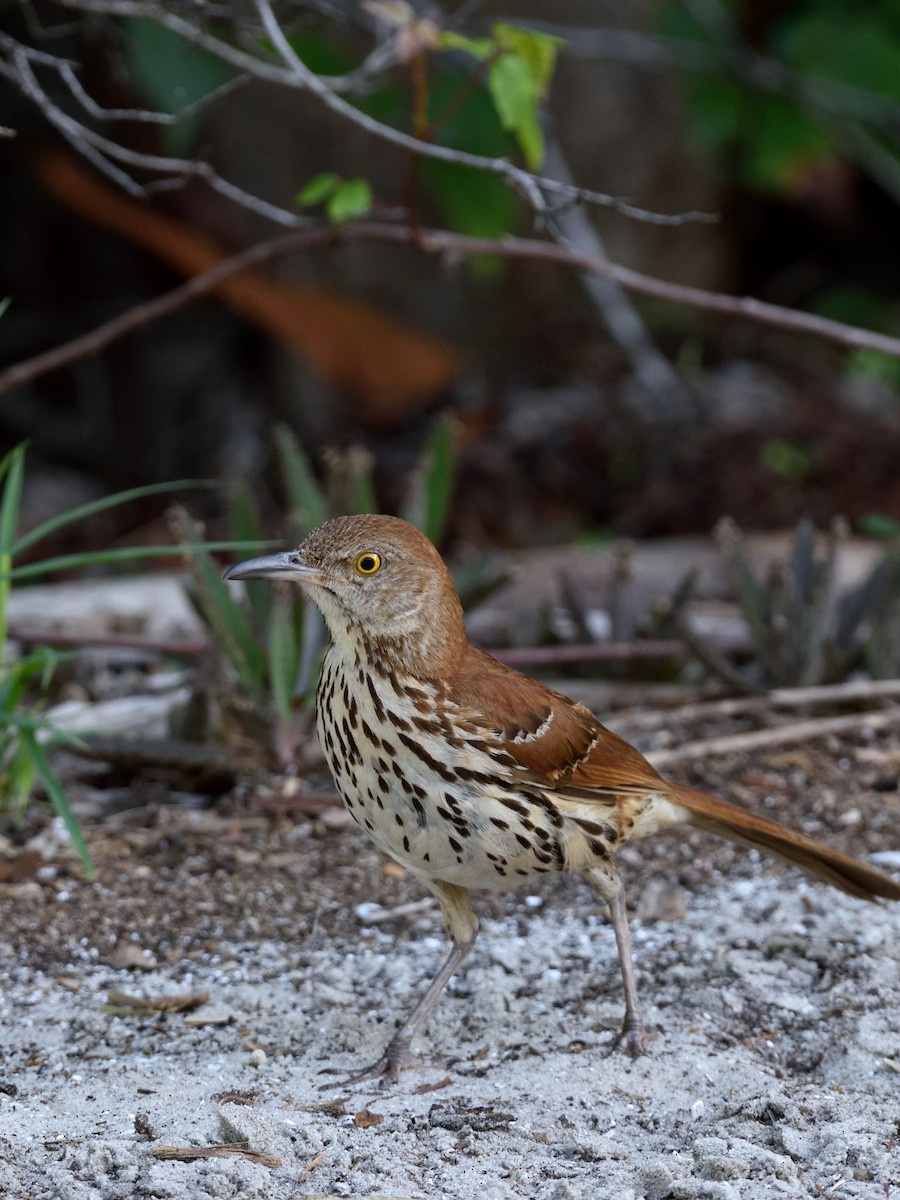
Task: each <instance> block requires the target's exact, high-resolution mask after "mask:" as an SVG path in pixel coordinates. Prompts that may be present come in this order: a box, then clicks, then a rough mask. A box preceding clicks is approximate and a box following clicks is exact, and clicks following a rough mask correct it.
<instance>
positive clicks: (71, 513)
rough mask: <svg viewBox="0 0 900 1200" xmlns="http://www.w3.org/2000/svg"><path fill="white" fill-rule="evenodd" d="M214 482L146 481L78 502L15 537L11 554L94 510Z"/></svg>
mask: <svg viewBox="0 0 900 1200" xmlns="http://www.w3.org/2000/svg"><path fill="white" fill-rule="evenodd" d="M215 486H216V485H215V481H214V480H212V479H176V480H173V481H171V482H169V483H148V484H146V485H145V486H144V487H136V488H129V489H128V490H127V491H125V492H114V493H113V494H112V495H111V496H104V497H103V498H102V499H100V500H91V501H89V502H88V503H87V504H79V505H78V506H77V507H76V508H70V509H69V510H68V512H64V513H60V514H59V515H58V516H56V517H51V518H50V519H49V520H48V521H44V522H43V524H41V525H37V526H35V528H34V529H31V530H29V531H28V533H26V534H25V535H24V536H23V537H21V538H19V540H18V542H16V544H15V546H13V549H12V553H13V554H14V555H16V554H21V553H22V552H23V550H28V549H29V548H30V547H31V546H33V545H35V543H36V542H40V541H42V540H43V539H44V538H45V537H49V535H50V534H51V533H56V532H57V531H58V530H60V529H65V527H66V526H67V525H72V524H73V523H74V522H75V521H81V520H84V519H85V518H86V517H92V516H94V514H95V513H99V512H105V511H106V510H107V509H108V508H116V507H118V505H120V504H128V503H129V502H130V501H132V500H143V499H145V498H146V497H147V496H161V495H164V494H165V493H166V492H182V491H187V490H188V489H189V488H211V487H215Z"/></svg>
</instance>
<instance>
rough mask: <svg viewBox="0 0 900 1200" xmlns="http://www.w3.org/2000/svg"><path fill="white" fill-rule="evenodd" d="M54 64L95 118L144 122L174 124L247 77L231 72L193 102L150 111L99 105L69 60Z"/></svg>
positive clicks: (225, 93)
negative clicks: (171, 110) (177, 108)
mask: <svg viewBox="0 0 900 1200" xmlns="http://www.w3.org/2000/svg"><path fill="white" fill-rule="evenodd" d="M55 65H56V66H57V67H58V68H59V73H60V75H61V77H62V79H63V81H64V83H65V84H66V86H67V87H68V89H69V91H70V92H71V93H72V95H73V96H74V97H75V99H76V100H77V101H78V103H79V104H80V105H81V107H82V108H83V109H84V110H85V112H87V113H89V114H90V116H92V117H93V118H94V119H95V120H97V121H141V122H144V123H145V124H148V125H177V124H178V123H179V122H180V121H184V120H185V119H186V118H187V117H192V116H194V114H195V113H198V112H202V111H203V109H205V108H208V107H209V106H210V105H211V104H214V103H215V102H216V100H219V99H220V98H221V97H222V96H227V95H228V94H229V93H230V92H233V91H235V90H236V89H237V88H239V87H241V86H242V85H243V84H245V83H246V82H247V81H248V79H249V76H248V75H235V76H234V78H233V79H229V80H227V81H226V82H225V83H223V84H221V86H219V87H217V88H213V90H212V91H210V92H207V93H206V95H205V96H201V97H200V99H199V100H195V101H194V103H193V104H187V105H185V107H184V108H182V109H181V110H180V111H179V112H177V113H166V112H152V111H150V110H148V109H144V108H102V107H101V106H100V105H99V104H98V103H97V101H96V100H95V99H94V98H93V96H90V95H88V93H87V92H86V91H85V90H84V88H83V87H82V86H81V80H80V79H79V78H78V75H77V74H76V72H75V70H74V68H73V67H72V65H71V64H70V63H67V62H58V63H56V64H55Z"/></svg>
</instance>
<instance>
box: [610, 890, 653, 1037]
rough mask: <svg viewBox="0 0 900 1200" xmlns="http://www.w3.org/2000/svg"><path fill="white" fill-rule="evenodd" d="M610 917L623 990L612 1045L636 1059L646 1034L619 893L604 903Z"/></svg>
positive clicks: (623, 903)
mask: <svg viewBox="0 0 900 1200" xmlns="http://www.w3.org/2000/svg"><path fill="white" fill-rule="evenodd" d="M607 904H608V905H609V915H610V916H611V917H612V923H613V931H614V932H615V935H616V947H617V949H618V951H619V966H620V968H621V970H622V985H623V987H624V988H625V1017H624V1019H623V1021H622V1028H621V1030H620V1032H619V1034H618V1035H617V1037H616V1038H615V1040H614V1042H613V1047H612V1048H613V1049H614V1050H627V1051H628V1053H629V1054H630V1055H631V1057H632V1058H637V1057H638V1056H639V1055H640V1054H643V1052H644V1039H645V1037H646V1031H645V1029H644V1020H643V1018H642V1016H641V1012H640V1009H639V1007H638V996H637V984H636V983H635V979H634V960H633V959H632V957H631V932H630V930H629V928H628V913H627V911H626V909H625V895H624V893H623V892H621V891H620V892H618V893H617V894H616V895H615V896H613V897H612V898H611V899H609V900H607Z"/></svg>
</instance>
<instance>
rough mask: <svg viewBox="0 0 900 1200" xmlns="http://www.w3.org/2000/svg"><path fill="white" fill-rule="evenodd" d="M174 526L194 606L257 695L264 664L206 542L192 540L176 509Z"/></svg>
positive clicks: (190, 526)
mask: <svg viewBox="0 0 900 1200" xmlns="http://www.w3.org/2000/svg"><path fill="white" fill-rule="evenodd" d="M174 524H175V530H176V533H177V535H178V536H179V537H180V538H182V539H184V540H185V541H186V543H187V546H188V553H187V558H188V567H189V569H190V572H191V578H192V579H193V583H194V589H195V594H194V600H195V602H196V604H197V607H198V608H199V609H200V612H201V614H202V615H203V618H204V620H205V621H206V623H207V625H208V626H209V627H210V629H211V631H212V633H213V634H214V635H215V637H216V638H217V639H218V641H219V643H220V644H221V646H222V649H223V650H224V652H225V654H226V655H227V656H228V659H229V661H230V662H231V665H232V666H233V667H234V669H235V671H236V672H237V674H238V676H239V677H240V679H241V682H242V683H243V685H244V686H245V687H246V688H247V689H248V691H250V692H252V693H254V694H256V695H258V694H259V693H260V691H261V690H262V687H263V683H264V681H265V673H266V662H265V656H264V654H263V652H262V650H261V649H260V647H259V644H258V643H257V641H256V638H255V637H254V636H253V631H252V629H251V628H250V623H249V621H248V620H247V618H246V616H245V615H244V611H243V609H242V608H241V606H240V605H239V604H238V603H237V601H236V600H234V599H233V597H232V595H231V591H230V590H229V588H228V585H227V584H226V583H225V582H224V581H223V579H222V575H221V571H220V570H219V567H218V564H217V563H215V562H214V561H213V558H212V556H211V555H210V554H209V552H208V551H209V546H210V543H208V542H198V541H196V540H194V536H193V532H194V526H193V523H192V522H191V520H190V518H189V517H188V515H187V513H186V512H185V511H184V510H183V509H176V511H175V516H174ZM188 539H190V540H188Z"/></svg>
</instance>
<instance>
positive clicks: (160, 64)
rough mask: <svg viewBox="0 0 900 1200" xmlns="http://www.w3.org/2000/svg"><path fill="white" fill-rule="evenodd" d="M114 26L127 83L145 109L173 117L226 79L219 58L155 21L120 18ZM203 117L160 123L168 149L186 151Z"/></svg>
mask: <svg viewBox="0 0 900 1200" xmlns="http://www.w3.org/2000/svg"><path fill="white" fill-rule="evenodd" d="M119 28H120V30H121V34H122V50H123V53H124V58H125V63H126V67H127V76H128V81H129V83H130V84H131V85H132V86H133V87H135V88H136V89H137V92H138V94H139V95H140V97H141V99H142V100H143V101H144V102H145V104H146V105H147V107H148V108H153V109H156V110H158V111H159V112H164V113H169V114H171V115H175V114H177V113H179V112H181V111H182V110H183V109H185V108H188V107H189V106H190V105H192V104H195V103H196V102H197V101H198V100H202V99H203V97H204V96H206V95H208V94H209V93H210V92H213V91H215V90H216V88H218V87H221V86H222V84H224V83H225V82H227V80H228V79H230V78H231V74H232V68H231V67H229V66H228V65H227V64H226V63H224V62H222V60H221V59H220V58H218V57H217V56H215V55H213V54H210V53H208V52H207V51H206V50H202V49H200V47H198V46H193V45H191V44H190V43H189V42H187V41H185V39H184V38H183V37H181V36H179V34H177V33H173V32H172V31H171V30H169V29H166V28H165V27H164V26H162V25H160V24H158V23H157V22H155V21H150V20H143V19H140V18H131V17H126V18H124V19H123V20H122V21H120V22H119ZM205 120H206V114H205V113H203V112H196V113H193V114H191V115H190V116H187V117H185V118H184V119H183V120H181V121H179V122H178V123H177V124H174V125H168V126H164V127H163V128H162V138H163V142H164V144H165V148H166V149H167V150H168V151H169V153H174V154H179V155H187V154H189V152H190V151H191V149H192V148H193V146H194V144H195V142H196V140H197V137H198V135H199V133H200V130H201V129H202V127H203V124H204V122H205Z"/></svg>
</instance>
